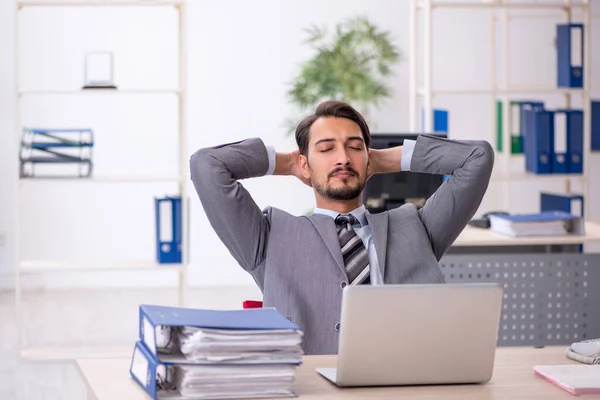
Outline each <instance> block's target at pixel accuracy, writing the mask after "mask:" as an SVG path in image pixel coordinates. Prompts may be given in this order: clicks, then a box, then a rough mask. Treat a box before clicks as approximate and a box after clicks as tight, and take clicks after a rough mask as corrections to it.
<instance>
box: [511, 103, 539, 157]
mask: <svg viewBox="0 0 600 400" xmlns="http://www.w3.org/2000/svg"><path fill="white" fill-rule="evenodd" d="M518 107H519V121H518V122H519V130H520V132H521V133H520V134H521V151H522V152H523V153H525V147H526V144H525V143H526V141H527V134H528V132H529V131H531V130H532V129H533V119H531V118H533V117H531V118H529V114H530V113H532V112H534V111H536V110H543V109H544V102H542V101H537V100H522V101H519V102H518ZM513 116H514V115H513Z"/></svg>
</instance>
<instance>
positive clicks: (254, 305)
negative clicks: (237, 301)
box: [244, 300, 263, 309]
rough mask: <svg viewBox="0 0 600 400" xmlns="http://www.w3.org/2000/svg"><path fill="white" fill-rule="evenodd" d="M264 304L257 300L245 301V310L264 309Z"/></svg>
mask: <svg viewBox="0 0 600 400" xmlns="http://www.w3.org/2000/svg"><path fill="white" fill-rule="evenodd" d="M262 306H263V302H262V301H256V300H246V301H244V308H245V309H246V308H262Z"/></svg>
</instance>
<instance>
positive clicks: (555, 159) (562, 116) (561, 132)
mask: <svg viewBox="0 0 600 400" xmlns="http://www.w3.org/2000/svg"><path fill="white" fill-rule="evenodd" d="M570 117H571V110H555V112H554V151H553V152H552V168H551V169H552V173H553V174H566V173H569V171H570V158H571V157H570V154H569V152H568V147H569V145H568V139H569V138H570V136H571V130H570V128H571V124H570V122H571V118H570Z"/></svg>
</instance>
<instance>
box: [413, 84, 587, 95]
mask: <svg viewBox="0 0 600 400" xmlns="http://www.w3.org/2000/svg"><path fill="white" fill-rule="evenodd" d="M586 91H587V90H586V89H582V88H570V89H569V88H556V87H543V86H522V87H519V86H515V87H511V88H509V89H496V90H492V89H437V90H431V94H432V95H436V94H454V95H471V94H494V93H495V94H498V95H501V94H513V93H532V94H545V93H547V94H557V93H563V94H566V93H585V92H586ZM417 94H418V95H419V96H424V95H425V89H423V88H420V89H418V90H417Z"/></svg>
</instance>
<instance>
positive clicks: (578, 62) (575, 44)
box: [556, 24, 584, 88]
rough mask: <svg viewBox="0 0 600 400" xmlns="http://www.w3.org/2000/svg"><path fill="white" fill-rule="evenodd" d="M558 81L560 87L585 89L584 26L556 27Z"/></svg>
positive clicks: (568, 25)
mask: <svg viewBox="0 0 600 400" xmlns="http://www.w3.org/2000/svg"><path fill="white" fill-rule="evenodd" d="M556 56H557V72H558V76H557V80H558V86H559V87H571V88H581V87H583V68H584V65H583V24H559V25H557V26H556Z"/></svg>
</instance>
